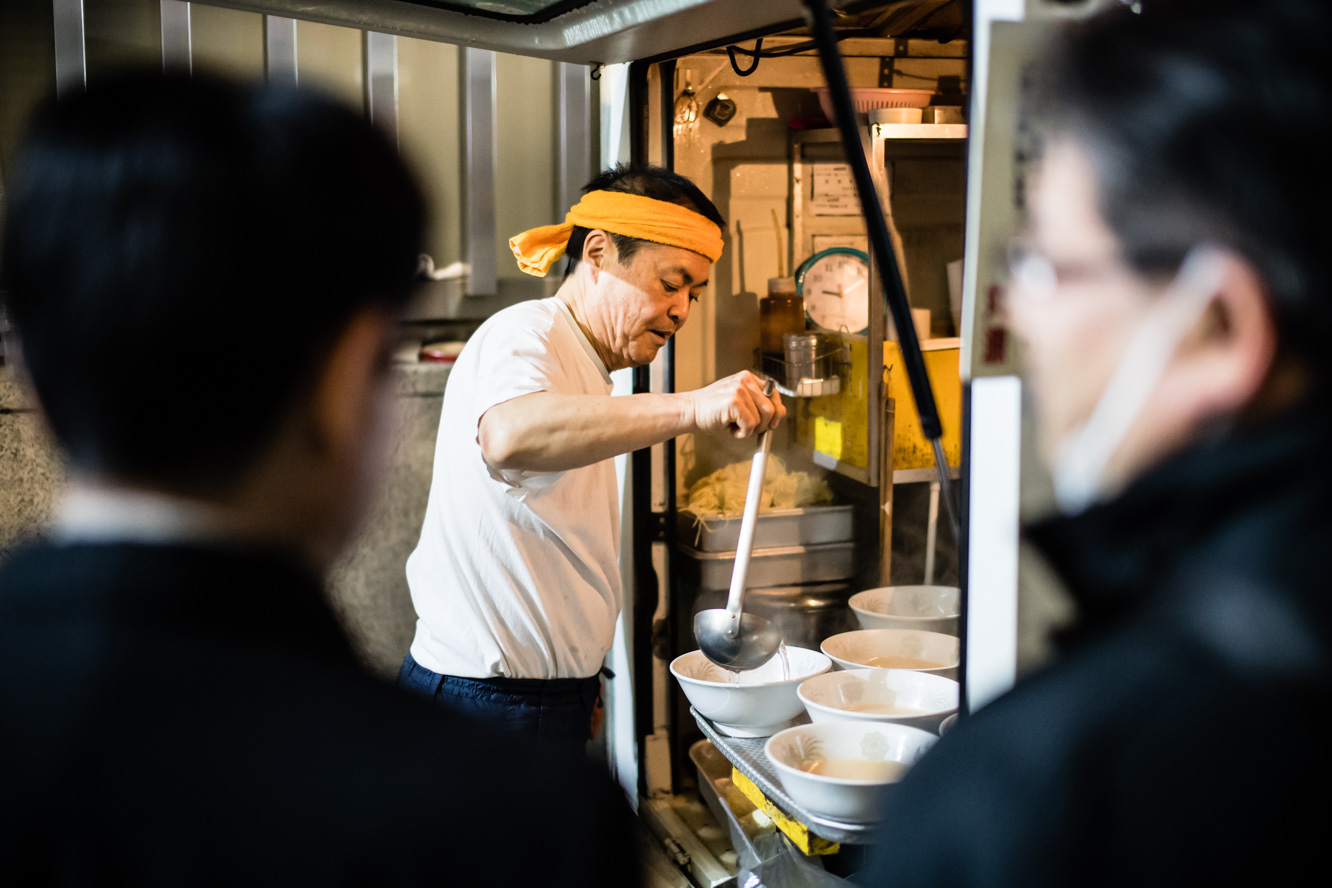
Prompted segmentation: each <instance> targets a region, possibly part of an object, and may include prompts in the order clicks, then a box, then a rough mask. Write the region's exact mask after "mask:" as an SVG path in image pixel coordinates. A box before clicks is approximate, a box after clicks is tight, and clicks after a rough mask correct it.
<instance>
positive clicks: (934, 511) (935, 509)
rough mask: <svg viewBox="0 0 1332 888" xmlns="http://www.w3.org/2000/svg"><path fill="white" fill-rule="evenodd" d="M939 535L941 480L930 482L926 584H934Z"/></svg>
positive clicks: (926, 522)
mask: <svg viewBox="0 0 1332 888" xmlns="http://www.w3.org/2000/svg"><path fill="white" fill-rule="evenodd" d="M938 535H939V482H938V481H931V482H930V517H929V518H927V519H926V521H925V585H926V586H932V585H934V545H935V542H936V540H937V538H938Z"/></svg>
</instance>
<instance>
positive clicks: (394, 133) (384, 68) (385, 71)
mask: <svg viewBox="0 0 1332 888" xmlns="http://www.w3.org/2000/svg"><path fill="white" fill-rule="evenodd" d="M365 111H366V114H367V115H368V116H369V118H370V122H371V123H373V124H374V125H375V126H377V127H379V128H380V129H382V130H383V131H384V132H386V133H388V134H389V137H390V138H392V139H393V144H394V145H397V144H398V38H397V37H395V36H394V35H392V34H381V33H379V32H377V31H366V32H365Z"/></svg>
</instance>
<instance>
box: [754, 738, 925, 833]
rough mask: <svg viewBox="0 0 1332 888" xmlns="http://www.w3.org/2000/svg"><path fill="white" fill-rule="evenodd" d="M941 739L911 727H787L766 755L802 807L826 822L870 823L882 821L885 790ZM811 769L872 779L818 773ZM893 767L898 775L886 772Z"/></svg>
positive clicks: (766, 747) (767, 747)
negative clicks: (817, 768) (880, 819)
mask: <svg viewBox="0 0 1332 888" xmlns="http://www.w3.org/2000/svg"><path fill="white" fill-rule="evenodd" d="M938 739H939V738H938V737H936V736H934V735H933V734H930V733H928V732H926V731H922V730H920V729H919V728H912V727H908V726H906V725H890V724H884V723H883V722H847V721H838V722H822V723H820V724H813V725H800V726H798V727H794V728H787V729H786V730H785V731H782V732H780V733H778V734H775V735H773V736H772V737H771V738H770V739H769V740H768V742H767V743H766V744H764V747H763V750H764V752H766V753H767V755H768V758H769V759H771V760H772V763H773V766H774V767H775V768H776V769H777V775H778V777H780V778H781V781H782V788H783V789H785V790H786V791H787V793H788V794H790V796H791V798H792V799H794V800H795V801H796V802H798V803H799V804H801V805H803V806H804V807H806V808H808V809H809V810H810V811H812V812H814V813H815V814H820V815H822V816H824V817H831V818H833V819H835V820H851V821H857V822H865V821H870V820H874V819H876V818H877V817H878V816H879V813H880V807H881V806H882V803H883V792H884V787H885V786H887V785H888V784H890V783H895V782H896V781H897V780H899V779H901V776H902V773H904V772H905V771H906V769H907V768H910V767H911V766H912V765H914V764H915V763H916V761H917V760H919V759H920V757H921V756H922V755H924V754H925V753H926V752H927V751H928V750H929V748H930V747H931V746H933V745H934V743H935V741H937V740H938ZM810 767H819V768H824V769H827V770H830V771H831V772H832V773H859V774H863V775H864V776H865V777H867V778H868V779H863V778H861V779H858V778H854V777H837V776H825V775H824V774H814V773H810V771H809V770H808V769H809V768H810ZM887 768H892V769H893V770H894V771H895V772H896V773H891V774H888V773H882V771H884V770H886V769H887ZM875 772H880V773H877V774H876V773H875Z"/></svg>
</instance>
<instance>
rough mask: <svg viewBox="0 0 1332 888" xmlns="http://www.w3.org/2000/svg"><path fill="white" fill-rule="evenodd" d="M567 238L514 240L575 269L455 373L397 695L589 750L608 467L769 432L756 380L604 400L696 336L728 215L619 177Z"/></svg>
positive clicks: (542, 269)
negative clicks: (680, 442)
mask: <svg viewBox="0 0 1332 888" xmlns="http://www.w3.org/2000/svg"><path fill="white" fill-rule="evenodd" d="M565 220H566V221H565V223H564V224H562V225H548V226H544V227H542V228H536V229H533V230H531V231H527V232H524V233H523V234H520V235H518V236H517V237H515V238H513V239H511V240H510V246H511V247H512V248H513V251H514V255H515V256H516V257H517V259H518V264H519V266H520V267H521V268H522V270H523V271H524V272H526V273H528V274H533V275H538V276H541V275H545V274H546V272H547V271H548V270H549V269H550V267H551V265H552V264H553V263H554V262H555V261H557V260H558V259H559V258H560V257H561V256H562V255H565V254H566V252H567V255H568V257H569V262H568V267H567V269H566V272H565V278H564V282H563V284H562V285H561V286H560V289H559V291H558V293H557V294H556V295H555V296H554V297H553V298H550V299H542V300H536V301H531V302H525V303H522V304H519V305H515V306H513V307H511V308H508V309H505V310H503V311H501V312H499V313H497V314H496V315H494V316H493V317H491V318H490V320H488V321H487V322H486V323H485V324H483V325H482V326H481V328H480V329H479V330H477V332H476V334H475V335H474V336H473V337H472V338H471V339H470V340H469V341H468V343H467V346H466V348H464V349H463V351H462V354H461V355H460V356H459V358H458V361H457V363H456V364H455V366H454V369H453V372H452V373H451V375H450V377H449V384H448V389H447V391H446V393H445V396H444V408H443V412H442V414H441V417H440V424H439V436H438V440H437V443H436V448H435V466H434V482H433V483H432V485H431V490H430V499H429V503H428V505H427V507H426V516H425V522H424V526H423V528H422V531H421V539H420V542H419V544H418V545H417V548H416V551H414V552H413V553H412V555H411V557H410V558H409V559H408V561H407V581H408V584H409V586H410V587H411V593H412V601H413V603H414V604H415V606H416V612H417V615H418V617H419V619H418V620H417V628H416V638H415V640H414V641H413V642H412V646H411V650H410V652H409V653H408V655H407V656H406V658H405V659H404V660H403V665H402V671H401V673H400V675H399V681H400V682H401V683H402V684H404V685H405V686H407V687H410V688H412V689H414V690H417V691H419V692H421V693H423V694H426V695H428V696H431V697H433V698H434V699H436V700H438V701H439V702H440V703H442V704H444V705H446V706H448V707H449V708H451V709H454V710H460V711H464V712H467V713H470V714H472V715H474V716H475V717H477V718H478V719H480V720H483V721H485V722H488V723H492V724H496V725H500V726H502V727H506V728H509V729H512V730H513V731H515V732H518V733H522V734H525V735H529V736H534V737H536V738H537V739H538V740H540V741H541V742H542V743H543V745H546V746H563V747H566V748H569V749H577V750H580V751H581V749H582V746H583V744H585V743H586V741H587V740H588V739H589V737H590V736H591V735H592V734H593V733H595V728H594V727H593V720H594V718H597V717H598V713H599V707H600V702H599V701H600V689H601V683H600V676H599V673H600V670H601V668H602V661H603V659H604V658H605V656H606V654H607V652H608V651H609V650H610V646H611V641H612V638H613V635H614V631H615V622H616V619H617V618H618V616H619V613H620V608H621V604H622V602H623V595H622V590H621V585H620V570H619V564H618V554H619V547H620V543H619V536H620V518H619V509H620V500H619V490H618V486H617V482H616V475H615V469H614V464H613V463H612V461H611V459H612V457H615V456H618V455H619V454H621V453H628V452H630V451H634V450H639V449H641V448H644V447H649V446H651V445H653V444H657V443H660V442H662V441H666V440H669V439H671V438H674V437H675V436H677V435H681V434H685V433H690V432H710V431H721V430H727V431H729V432H730V433H731V434H733V435H735V436H736V437H737V438H746V437H749V436H751V435H754V434H758V433H761V432H764V431H767V430H768V429H772V428H775V427H776V426H777V424H778V423H779V422H780V421H781V419H782V417H783V416H785V414H786V409H785V407H783V406H782V403H781V398H780V397H779V396H777V395H775V394H774V395H773V396H771V397H765V396H764V395H763V391H762V384H761V382H760V380H759V378H758V377H756V376H755V375H754V374H752V373H749V372H748V371H745V372H742V373H737V374H735V375H734V376H729V377H726V378H725V379H721V380H718V381H717V382H715V383H713V384H712V385H710V386H707V387H706V388H702V389H699V390H697V391H693V392H685V393H680V394H636V395H630V396H626V397H616V398H612V397H610V392H611V377H610V374H611V372H612V371H615V370H621V369H624V368H627V367H635V366H642V365H645V364H648V363H651V361H652V360H653V359H654V358H655V357H656V356H657V352H658V351H659V350H660V349H661V347H662V346H664V345H665V344H666V342H667V341H668V340H669V339H670V337H671V336H673V335H675V333H676V332H677V331H678V330H679V329H680V328H681V327H682V326H684V323H685V321H686V320H687V319H688V317H689V310H690V307H691V305H692V304H693V302H694V301H696V300H697V299H698V298H699V297H700V296H701V294H702V293H703V290H704V288H705V287H706V285H707V282H708V276H709V273H710V271H711V268H712V264H713V263H714V262H716V261H717V259H718V258H719V257H720V256H721V253H722V234H721V231H722V225H723V224H724V223H723V221H722V218H721V214H720V213H718V211H717V208H716V207H715V206H714V205H713V204H712V202H711V201H710V200H708V198H707V197H705V196H704V195H703V193H702V192H701V191H699V189H698V188H697V186H695V185H694V184H693V183H692V182H690V181H689V180H688V179H685V178H683V177H681V176H678V175H676V174H674V173H671V172H668V171H666V170H663V169H659V168H656V167H649V166H628V167H625V166H621V167H618V168H616V169H614V170H610V171H607V172H605V173H603V174H602V175H600V176H598V177H597V178H596V179H594V180H593V181H592V182H591V183H590V184H589V185H588V186H587V187H586V188H585V189H584V196H583V198H582V200H581V201H579V203H578V204H577V205H576V206H574V207H573V208H572V209H571V210H570V211H569V213H568V215H567V216H566V217H565Z"/></svg>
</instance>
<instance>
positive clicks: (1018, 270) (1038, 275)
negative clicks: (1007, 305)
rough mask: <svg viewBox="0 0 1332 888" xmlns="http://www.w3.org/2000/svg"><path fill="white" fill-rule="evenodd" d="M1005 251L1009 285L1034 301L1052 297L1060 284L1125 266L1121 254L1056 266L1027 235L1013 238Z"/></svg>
mask: <svg viewBox="0 0 1332 888" xmlns="http://www.w3.org/2000/svg"><path fill="white" fill-rule="evenodd" d="M1005 252H1006V255H1005V258H1006V260H1007V264H1008V277H1009V282H1010V289H1012V290H1015V291H1018V292H1020V293H1021V294H1022V295H1023V296H1026V297H1027V298H1030V299H1032V300H1035V301H1042V302H1044V301H1048V300H1050V299H1053V298H1054V296H1055V293H1057V292H1058V291H1059V289H1060V288H1061V287H1064V286H1067V285H1069V284H1073V283H1079V282H1086V281H1091V280H1096V279H1098V278H1105V277H1109V276H1110V275H1111V274H1112V273H1113V272H1115V271H1124V270H1126V266H1125V264H1124V261H1123V259H1121V258H1120V257H1119V256H1118V255H1114V256H1107V257H1104V258H1101V259H1089V260H1083V261H1079V262H1072V263H1066V264H1060V265H1058V266H1056V265H1055V263H1053V262H1051V261H1050V260H1049V259H1047V258H1046V257H1045V256H1044V255H1042V254H1041V252H1040V251H1039V250H1037V249H1036V247H1035V245H1034V244H1033V243H1032V242H1031V241H1030V240H1029V239H1027V238H1024V237H1015V238H1013V239H1012V240H1010V241H1009V242H1008V246H1007V249H1006V251H1005Z"/></svg>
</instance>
